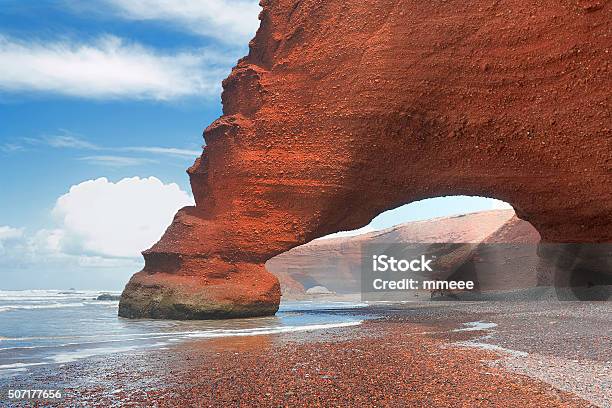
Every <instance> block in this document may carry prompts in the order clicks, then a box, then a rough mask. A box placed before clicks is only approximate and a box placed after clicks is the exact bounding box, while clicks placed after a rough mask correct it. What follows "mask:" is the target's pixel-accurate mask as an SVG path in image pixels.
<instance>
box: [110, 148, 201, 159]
mask: <svg viewBox="0 0 612 408" xmlns="http://www.w3.org/2000/svg"><path fill="white" fill-rule="evenodd" d="M119 150H122V151H126V152H140V153H152V154H162V155H167V156H176V157H185V158H188V159H194V158H196V157H198V156H199V155H201V154H202V151H201V150H191V149H177V148H174V147H123V148H120V149H119Z"/></svg>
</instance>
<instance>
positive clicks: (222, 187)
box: [119, 0, 612, 318]
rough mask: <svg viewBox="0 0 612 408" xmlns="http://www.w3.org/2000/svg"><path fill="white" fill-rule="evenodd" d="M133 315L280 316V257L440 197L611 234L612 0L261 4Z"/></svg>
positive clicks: (555, 236) (559, 237) (538, 222)
mask: <svg viewBox="0 0 612 408" xmlns="http://www.w3.org/2000/svg"><path fill="white" fill-rule="evenodd" d="M262 6H263V12H262V13H261V16H260V19H261V27H260V29H259V30H258V32H257V35H256V37H255V39H254V40H253V41H252V42H251V44H250V52H249V55H248V56H247V57H245V58H244V59H242V60H241V61H239V63H238V65H237V66H236V67H235V68H234V70H233V71H232V73H231V75H230V76H229V77H228V78H227V79H226V80H225V81H224V84H223V85H224V92H223V98H222V99H223V107H224V110H223V113H224V114H223V116H222V117H221V118H219V119H218V120H217V121H215V122H214V123H213V124H211V125H210V126H209V127H208V128H207V129H206V131H205V134H204V137H205V140H206V147H205V148H204V152H203V154H202V156H201V158H199V159H198V160H197V161H196V163H195V164H194V165H193V166H192V167H191V168H190V169H189V175H190V178H191V185H192V190H193V193H194V196H195V199H196V206H195V207H190V208H184V209H183V210H181V211H180V212H179V213H178V214H177V216H176V218H175V220H174V222H173V224H172V226H171V227H170V228H169V229H168V231H167V232H166V234H165V235H164V237H163V238H162V239H161V240H160V242H159V243H157V244H156V245H154V246H153V247H152V248H151V249H149V250H148V251H146V252H145V253H144V257H145V262H146V265H145V268H144V270H143V271H141V272H139V273H137V274H136V275H134V277H133V278H132V279H131V280H130V282H129V283H128V285H127V286H126V289H125V291H124V293H123V297H122V300H121V304H120V309H119V313H120V315H122V316H128V317H158V318H170V317H171V318H215V317H239V316H254V315H267V314H272V313H274V312H275V310H276V309H277V307H278V302H279V299H280V287H279V283H278V280H277V279H276V277H274V276H273V275H272V274H270V273H269V272H267V271H266V270H265V268H264V262H266V261H267V260H268V259H270V258H272V257H273V256H275V255H278V254H280V253H282V252H284V251H286V250H288V249H290V248H293V247H295V246H297V245H300V244H303V243H306V242H308V241H310V240H312V239H314V238H317V237H321V236H324V235H327V234H329V233H332V232H335V231H338V230H351V229H355V228H359V227H361V226H363V225H366V224H367V223H368V222H369V221H370V220H371V219H372V218H373V217H375V216H376V215H378V214H379V213H381V212H382V211H384V210H387V209H390V208H394V207H398V206H400V205H402V204H406V203H409V202H413V201H416V200H421V199H425V198H429V197H437V196H444V195H458V194H466V195H480V196H486V197H495V198H498V199H501V200H504V201H506V202H509V203H510V204H512V205H513V207H514V208H515V210H516V212H517V215H518V216H519V217H520V218H522V219H524V220H527V221H529V222H530V223H531V224H532V225H533V226H534V227H535V228H536V229H537V230H538V232H539V233H540V235H541V236H542V239H543V240H545V241H550V242H581V243H587V242H588V243H590V242H612V211H611V210H612V208H611V207H612V182H611V181H612V180H611V176H612V134H611V129H612V123H611V122H612V121H611V117H610V115H611V113H610V112H611V109H610V97H611V96H610V89H612V75H611V73H610V62H611V55H612V51H611V50H610V44H611V40H612V32H611V21H612V19H611V18H610V17H611V11H612V8H611V4H610V2H608V1H598V2H594V1H586V0H584V1H583V0H581V1H574V0H564V1H559V0H543V1H538V2H524V1H519V0H509V1H504V2H485V1H476V2H474V1H465V0H450V1H446V2H440V3H436V4H435V5H434V4H431V3H429V2H422V1H411V0H402V1H397V0H394V1H387V0H376V1H374V0H368V1H359V2H343V1H329V0H278V1H267V0H263V1H262Z"/></svg>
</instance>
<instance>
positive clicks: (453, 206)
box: [265, 196, 540, 300]
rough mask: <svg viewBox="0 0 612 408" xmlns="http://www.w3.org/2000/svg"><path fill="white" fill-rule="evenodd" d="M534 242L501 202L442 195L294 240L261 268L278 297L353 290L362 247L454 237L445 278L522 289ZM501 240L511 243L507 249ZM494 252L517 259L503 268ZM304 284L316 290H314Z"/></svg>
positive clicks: (532, 281) (529, 280)
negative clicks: (457, 250)
mask: <svg viewBox="0 0 612 408" xmlns="http://www.w3.org/2000/svg"><path fill="white" fill-rule="evenodd" d="M539 241H540V235H539V233H538V232H537V230H536V229H535V228H534V227H533V226H532V225H531V224H530V223H528V222H526V221H523V220H520V219H519V218H517V217H516V216H515V214H514V210H513V208H512V206H510V205H509V204H508V203H505V202H503V201H499V200H495V199H490V198H485V197H468V196H446V197H436V198H430V199H425V200H421V201H417V202H413V203H410V204H405V205H402V206H400V207H398V208H395V209H391V210H388V211H385V212H383V213H381V214H379V215H377V216H376V217H375V218H374V219H373V220H371V221H370V222H369V224H368V225H367V226H365V227H362V228H359V229H356V230H353V231H340V232H337V233H334V234H331V235H328V236H325V237H321V238H318V239H315V240H313V241H311V242H309V243H306V244H304V245H300V246H297V247H295V248H293V249H291V250H289V251H287V252H284V253H282V254H279V255H277V256H275V257H273V258H272V259H270V260H268V261H267V262H266V264H265V266H266V269H267V270H268V271H269V272H272V273H273V274H274V275H275V276H277V277H278V278H279V281H280V284H281V293H282V296H283V298H302V297H303V296H305V295H310V294H322V295H325V294H326V293H325V291H323V290H321V289H320V288H321V287H323V288H326V289H327V290H328V292H329V293H328V294H336V295H351V294H352V295H354V294H358V293H359V292H360V291H361V290H362V286H361V282H360V281H361V279H362V274H363V270H362V269H363V256H364V254H363V249H362V248H363V246H364V245H379V246H381V247H384V246H387V245H402V244H409V245H413V244H418V245H419V246H421V247H422V248H423V249H424V250H426V248H427V247H428V246H429V244H448V243H456V244H466V245H465V246H466V248H467V247H469V249H468V251H467V252H466V253H465V255H464V256H462V257H461V258H459V259H457V261H456V263H455V265H453V267H452V271H448V273H447V275H446V276H445V278H448V279H449V280H467V279H470V280H472V281H473V282H475V284H476V289H477V291H478V292H480V291H483V290H484V291H493V290H510V289H524V288H531V287H535V286H536V285H537V284H538V282H537V264H538V256H537V244H538V242H539ZM506 244H515V245H513V248H512V250H511V251H512V252H513V253H512V254H511V253H510V251H508V249H509V248H506ZM516 244H518V245H516ZM492 250H495V252H496V253H492V252H493V251H492ZM502 252H505V253H504V254H503V255H504V256H509V255H519V256H520V259H521V261H520V265H513V267H512V268H509V267H508V266H507V265H505V264H504V262H503V261H501V260H500V259H499V258H500V255H502ZM483 258H487V259H483ZM494 258H498V259H494ZM475 260H477V261H475ZM492 262H493V263H492ZM368 264H369V262H368ZM437 277H438V278H440V276H437ZM311 289H317V290H316V292H317V293H312V291H311ZM420 294H421V295H422V291H421V293H420ZM383 300H387V299H383Z"/></svg>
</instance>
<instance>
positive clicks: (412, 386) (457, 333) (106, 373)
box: [11, 303, 610, 407]
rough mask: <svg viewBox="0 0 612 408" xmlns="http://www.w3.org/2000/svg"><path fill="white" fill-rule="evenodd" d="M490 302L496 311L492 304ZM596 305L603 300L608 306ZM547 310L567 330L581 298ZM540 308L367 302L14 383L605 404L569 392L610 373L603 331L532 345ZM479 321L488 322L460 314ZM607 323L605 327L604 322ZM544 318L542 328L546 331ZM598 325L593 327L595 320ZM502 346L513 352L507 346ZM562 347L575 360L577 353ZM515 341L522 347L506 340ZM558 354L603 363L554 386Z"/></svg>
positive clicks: (311, 398)
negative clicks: (344, 314)
mask: <svg viewBox="0 0 612 408" xmlns="http://www.w3.org/2000/svg"><path fill="white" fill-rule="evenodd" d="M496 307H497V308H502V309H504V313H503V314H498V313H496V312H495V310H494V309H495V308H496ZM559 307H560V308H562V309H561V310H567V306H564V305H561V306H559ZM594 307H596V308H597V307H600V308H601V307H603V308H604V309H605V310H609V306H608V304H602V305H596V306H594ZM509 308H512V309H513V310H514V312H510V311H509V310H508V309H509ZM550 309H551V310H550V311H549V312H550V314H551V315H553V316H556V318H557V320H558V321H559V322H561V323H558V325H560V326H563V329H562V330H564V331H565V330H567V329H568V328H571V326H572V325H573V324H575V323H576V322H578V323H579V322H582V323H580V324H584V323H585V321H586V320H585V314H588V313H589V312H588V311H589V310H591V307H589V306H588V305H582V304H580V305H577V306H575V309H576V310H578V312H574V313H569V315H571V316H569V315H568V316H569V317H567V316H566V317H567V318H566V319H563V316H562V314H560V312H559V310H558V309H555V307H550ZM542 312H543V311H542V306H541V305H537V304H527V305H508V304H504V305H491V304H476V303H474V304H463V305H449V304H439V305H431V304H430V305H422V306H417V305H412V306H409V307H408V306H401V307H399V306H398V307H393V306H385V307H379V308H376V307H371V308H369V313H372V314H373V315H374V316H375V317H376V319H373V320H367V321H365V322H364V323H363V324H362V325H360V326H353V327H346V328H338V329H333V330H325V331H314V332H309V333H284V334H275V335H262V336H249V337H234V338H220V339H208V340H197V341H195V340H194V341H189V342H182V343H177V344H176V345H172V346H170V347H164V348H161V349H153V350H141V351H136V352H131V353H124V354H114V355H109V356H105V357H100V358H93V359H88V360H82V361H79V362H73V363H68V364H65V365H63V366H62V367H56V368H54V369H53V370H51V369H43V370H40V371H38V372H37V373H36V375H35V376H33V377H29V378H28V379H27V380H23V381H27V383H24V384H23V386H24V387H25V386H26V385H27V388H36V387H40V386H46V387H47V388H49V385H50V384H52V385H53V386H54V388H63V389H65V390H66V392H65V399H64V400H62V401H60V402H56V403H55V405H53V403H51V404H50V403H48V402H45V403H44V404H43V403H41V404H40V406H100V407H102V406H104V407H107V406H119V405H121V406H160V407H181V406H197V407H233V406H244V407H252V406H263V407H280V406H283V407H285V406H287V407H301V406H304V407H306V406H308V407H313V406H321V407H329V406H360V407H365V406H393V407H402V406H415V407H419V406H423V407H431V406H436V407H462V406H463V407H473V406H489V407H492V406H495V407H587V406H608V403H609V401H610V400H609V399H608V397H609V395H606V392H608V391H607V390H606V389H605V388H604V389H599V391H597V390H595V391H593V392H595V395H592V397H593V398H590V397H589V395H590V394H589V390H586V391H585V393H582V395H578V394H580V392H578V393H576V392H573V391H575V389H580V387H579V385H580V382H581V381H582V382H583V383H585V382H586V383H589V384H591V383H593V384H594V382H593V381H592V376H593V375H596V376H597V375H599V376H601V375H602V373H603V378H602V381H603V386H604V387H605V386H606V384H607V382H609V381H610V375H609V374H610V373H609V372H607V371H605V370H607V366H609V363H610V362H609V360H608V357H609V356H608V353H609V343H606V341H607V339H606V338H605V337H604V338H598V339H596V341H595V342H592V341H591V340H589V339H588V337H589V336H590V335H591V334H589V333H587V332H586V331H584V330H583V331H582V332H581V333H582V338H581V339H578V340H577V341H578V342H584V341H585V340H586V341H587V342H588V343H590V345H589V346H588V347H589V350H590V353H586V354H585V352H584V350H582V351H581V350H576V346H575V344H572V341H567V340H562V339H557V340H554V339H552V337H549V335H547V334H546V333H542V334H541V335H540V339H539V341H534V342H533V344H531V343H530V342H529V339H530V337H533V336H531V335H532V334H537V332H538V331H540V332H542V330H541V329H538V327H539V326H540V325H541V323H542V322H543V321H544V320H546V319H548V317H542V316H547V314H546V313H544V315H542ZM360 313H363V310H361V311H360ZM534 313H535V314H536V315H537V316H540V317H538V318H535V319H531V320H532V321H534V322H535V323H534V327H529V326H528V325H526V324H521V328H520V332H522V335H521V336H517V338H516V339H514V340H513V333H514V332H513V330H512V328H511V327H510V326H508V328H507V329H503V327H504V326H507V322H508V321H517V322H520V321H521V319H522V317H524V316H529V315H533V314H534ZM600 313H602V310H596V311H595V312H594V316H595V317H596V318H598V319H599V318H600V317H599V314H600ZM485 319H486V321H488V322H495V321H497V323H484V324H471V325H469V324H468V325H465V324H461V322H463V323H465V322H469V321H481V322H482V321H485ZM505 319H506V320H505ZM508 319H509V320H508ZM605 319H609V318H608V317H605ZM605 321H606V322H607V323H605V324H604V326H603V330H604V332H606V331H609V328H610V326H609V320H605ZM563 322H566V323H563ZM606 325H607V326H606ZM549 326H552V325H549V324H548V323H547V326H546V329H547V330H548V331H549V332H550V336H554V335H556V333H555V332H554V330H553V329H549ZM492 327H495V330H493V329H492ZM500 327H501V329H500ZM518 329H519V328H517V330H518ZM531 330H534V331H533V332H531ZM596 330H602V327H601V325H600V327H599V328H596ZM500 333H501V337H500ZM530 333H531V334H530ZM585 333H586V334H585ZM493 340H494V341H495V342H496V343H497V344H498V345H496V346H495V348H496V349H494V350H483V349H480V348H478V347H474V345H477V344H487V343H488V342H490V341H493ZM504 342H505V343H504ZM547 343H548V345H547ZM499 344H504V346H505V347H501V346H499ZM521 344H522V345H524V347H523V346H521ZM551 344H552V346H551ZM576 344H577V343H576ZM606 344H607V345H606ZM462 345H463V346H462ZM510 346H511V347H513V349H514V350H515V351H511V350H512V349H510V348H506V347H510ZM517 346H520V347H517ZM538 347H540V348H542V347H544V348H547V349H548V350H549V351H550V354H551V358H550V359H547V358H545V357H543V356H545V355H546V352H544V351H543V350H542V349H537V348H538ZM564 347H566V348H568V349H572V350H576V353H578V354H579V355H580V356H582V357H584V358H585V359H584V360H582V359H576V358H577V357H575V356H572V355H569V354H568V353H567V352H566V350H564ZM521 348H522V349H523V350H524V351H520V350H516V349H521ZM553 354H554V355H556V356H557V357H555V358H556V360H555V358H553V357H552V356H553ZM570 354H571V353H570ZM532 355H533V357H532ZM582 357H579V358H582ZM538 359H540V360H542V359H544V361H549V362H550V364H549V365H550V367H549V368H550V369H549V370H548V371H546V368H543V367H541V366H538V365H537V364H536V362H537V361H538ZM559 359H561V360H563V359H567V361H570V362H572V361H575V363H574V365H575V366H578V367H583V368H584V367H590V366H591V365H593V363H599V364H601V365H602V368H601V370H604V371H601V372H596V373H593V372H588V373H586V374H585V373H583V374H585V375H584V376H583V377H584V378H582V380H581V378H580V374H581V371H580V369H578V370H577V371H576V370H574V371H567V370H566V372H565V373H562V374H561V377H562V379H565V380H566V382H568V383H569V385H567V384H566V386H563V384H561V385H559V384H558V383H555V381H547V378H546V375H547V373H548V374H550V375H552V374H554V373H555V372H557V375H559V373H558V370H559V369H560V368H561V369H563V361H565V360H563V361H561V362H560V361H559ZM509 363H511V364H509ZM512 364H514V366H512ZM534 364H536V366H535V367H534V366H533V365H534ZM606 373H607V374H606ZM534 374H536V375H534ZM537 374H539V376H540V379H538V378H536V377H537ZM550 375H549V376H550ZM589 377H591V378H589ZM543 380H545V381H546V382H545V381H543ZM15 381H19V380H18V379H17V378H16V379H15V380H13V384H12V385H11V386H12V387H14V388H20V385H19V384H18V383H16V382H15ZM557 382H558V381H557ZM576 384H578V386H576ZM572 387H573V388H572ZM563 389H565V390H563ZM608 389H609V388H608Z"/></svg>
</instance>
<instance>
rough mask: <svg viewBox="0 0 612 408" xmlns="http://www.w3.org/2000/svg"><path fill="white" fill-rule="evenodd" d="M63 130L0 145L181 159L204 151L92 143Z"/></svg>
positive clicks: (113, 161)
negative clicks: (58, 132)
mask: <svg viewBox="0 0 612 408" xmlns="http://www.w3.org/2000/svg"><path fill="white" fill-rule="evenodd" d="M60 132H61V133H60V134H58V135H51V136H43V137H39V138H31V137H24V138H21V139H20V141H21V143H22V144H21V145H19V144H7V145H0V150H2V151H4V152H5V153H15V152H19V151H23V150H26V147H25V146H38V145H44V146H50V147H53V148H56V149H73V150H90V151H96V152H100V153H101V152H105V153H142V154H146V155H150V156H167V157H175V158H180V159H190V160H194V159H195V158H196V157H198V156H199V155H201V154H202V150H195V149H180V148H177V147H160V146H128V147H107V146H101V145H97V144H94V143H91V142H89V141H87V140H85V139H82V138H80V137H79V136H76V135H74V134H72V133H71V132H70V131H67V130H60ZM77 160H81V161H85V162H88V163H90V164H95V165H102V166H109V167H127V166H139V165H142V164H150V163H158V160H154V159H150V158H145V157H126V156H120V155H116V154H98V155H90V156H85V157H79V158H78V159H77Z"/></svg>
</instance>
